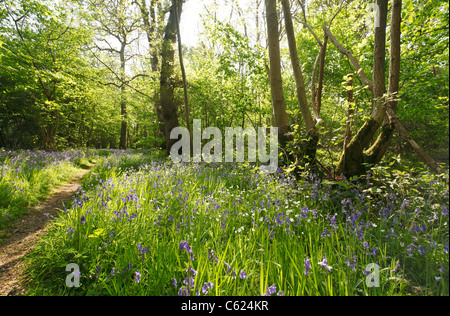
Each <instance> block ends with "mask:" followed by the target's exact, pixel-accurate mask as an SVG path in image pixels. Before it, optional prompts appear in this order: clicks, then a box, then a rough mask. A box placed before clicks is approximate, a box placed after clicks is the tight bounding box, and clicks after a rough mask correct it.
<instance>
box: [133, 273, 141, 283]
mask: <svg viewBox="0 0 450 316" xmlns="http://www.w3.org/2000/svg"><path fill="white" fill-rule="evenodd" d="M134 281H135V282H136V284H139V282H141V273H140V272H139V270H138V271H136V272H135V273H134Z"/></svg>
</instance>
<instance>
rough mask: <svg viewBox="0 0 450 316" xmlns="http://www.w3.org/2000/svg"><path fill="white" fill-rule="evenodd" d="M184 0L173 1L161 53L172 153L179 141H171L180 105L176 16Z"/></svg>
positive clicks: (166, 129)
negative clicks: (177, 91) (178, 95)
mask: <svg viewBox="0 0 450 316" xmlns="http://www.w3.org/2000/svg"><path fill="white" fill-rule="evenodd" d="M182 5H183V1H182V0H172V7H171V9H170V15H169V20H168V21H167V25H166V28H165V32H164V33H165V34H164V40H163V45H162V53H161V60H162V66H161V80H160V102H161V108H162V117H163V120H164V135H165V138H166V150H167V153H168V154H169V153H170V149H171V148H172V146H173V144H175V143H176V142H177V140H174V139H170V133H171V131H172V130H173V129H174V128H176V127H179V122H178V104H177V102H176V100H175V96H174V89H175V77H174V66H173V65H174V59H175V50H174V45H175V43H176V40H177V25H176V20H177V17H176V16H175V15H176V14H177V13H178V19H179V18H180V14H181V10H182Z"/></svg>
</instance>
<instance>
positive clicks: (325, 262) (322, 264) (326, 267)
mask: <svg viewBox="0 0 450 316" xmlns="http://www.w3.org/2000/svg"><path fill="white" fill-rule="evenodd" d="M318 264H319V266H321V267H323V268H325V269H326V270H327V271H328V272H331V270H332V269H333V267H330V266H329V265H328V260H327V258H325V259H323V260H322V262H319V263H318Z"/></svg>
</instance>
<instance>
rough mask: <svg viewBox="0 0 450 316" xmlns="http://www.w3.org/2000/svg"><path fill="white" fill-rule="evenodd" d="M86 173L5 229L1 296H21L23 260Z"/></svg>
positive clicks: (0, 246) (0, 255)
mask: <svg viewBox="0 0 450 316" xmlns="http://www.w3.org/2000/svg"><path fill="white" fill-rule="evenodd" d="M88 172H89V170H83V171H81V172H80V173H78V174H77V175H76V176H75V177H74V178H73V179H72V180H71V181H70V182H68V183H67V184H65V185H62V186H60V187H59V188H57V189H56V190H55V191H54V192H53V193H52V194H51V195H50V197H49V198H47V200H45V201H44V202H43V203H41V204H40V205H38V206H35V207H32V208H30V211H29V212H28V214H27V215H25V216H24V217H23V218H22V219H20V220H19V221H17V222H16V223H14V224H12V225H11V226H10V227H8V228H7V229H6V230H5V231H4V233H6V236H9V237H7V238H5V239H4V240H3V242H1V243H0V296H17V295H24V294H25V292H26V290H27V289H26V277H25V275H24V272H23V270H24V263H23V258H24V256H26V255H27V254H28V253H29V252H30V251H31V250H32V249H33V248H34V246H35V245H36V242H37V241H38V238H39V236H41V235H42V233H43V232H44V231H45V229H46V227H47V226H48V223H49V222H51V221H52V219H53V218H54V217H56V216H58V213H59V211H58V209H61V207H62V206H63V202H69V201H71V200H72V196H73V195H74V194H75V193H76V191H77V189H78V188H79V186H80V180H81V179H82V178H83V177H84V176H85V175H86V174H87V173H88Z"/></svg>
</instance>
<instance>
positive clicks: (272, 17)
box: [265, 0, 290, 147]
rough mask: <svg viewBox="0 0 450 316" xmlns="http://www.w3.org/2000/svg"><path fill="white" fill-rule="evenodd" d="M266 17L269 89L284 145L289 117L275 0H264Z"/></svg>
mask: <svg viewBox="0 0 450 316" xmlns="http://www.w3.org/2000/svg"><path fill="white" fill-rule="evenodd" d="M265 4H266V19H267V39H268V48H269V60H270V91H271V95H272V107H273V116H274V120H275V126H276V127H278V133H279V142H280V145H281V147H285V146H286V143H287V142H288V139H289V136H288V135H287V134H288V133H289V131H290V124H289V117H288V115H287V112H286V102H285V99H284V94H283V82H282V77H281V57H280V43H279V31H278V13H277V3H276V0H265Z"/></svg>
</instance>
